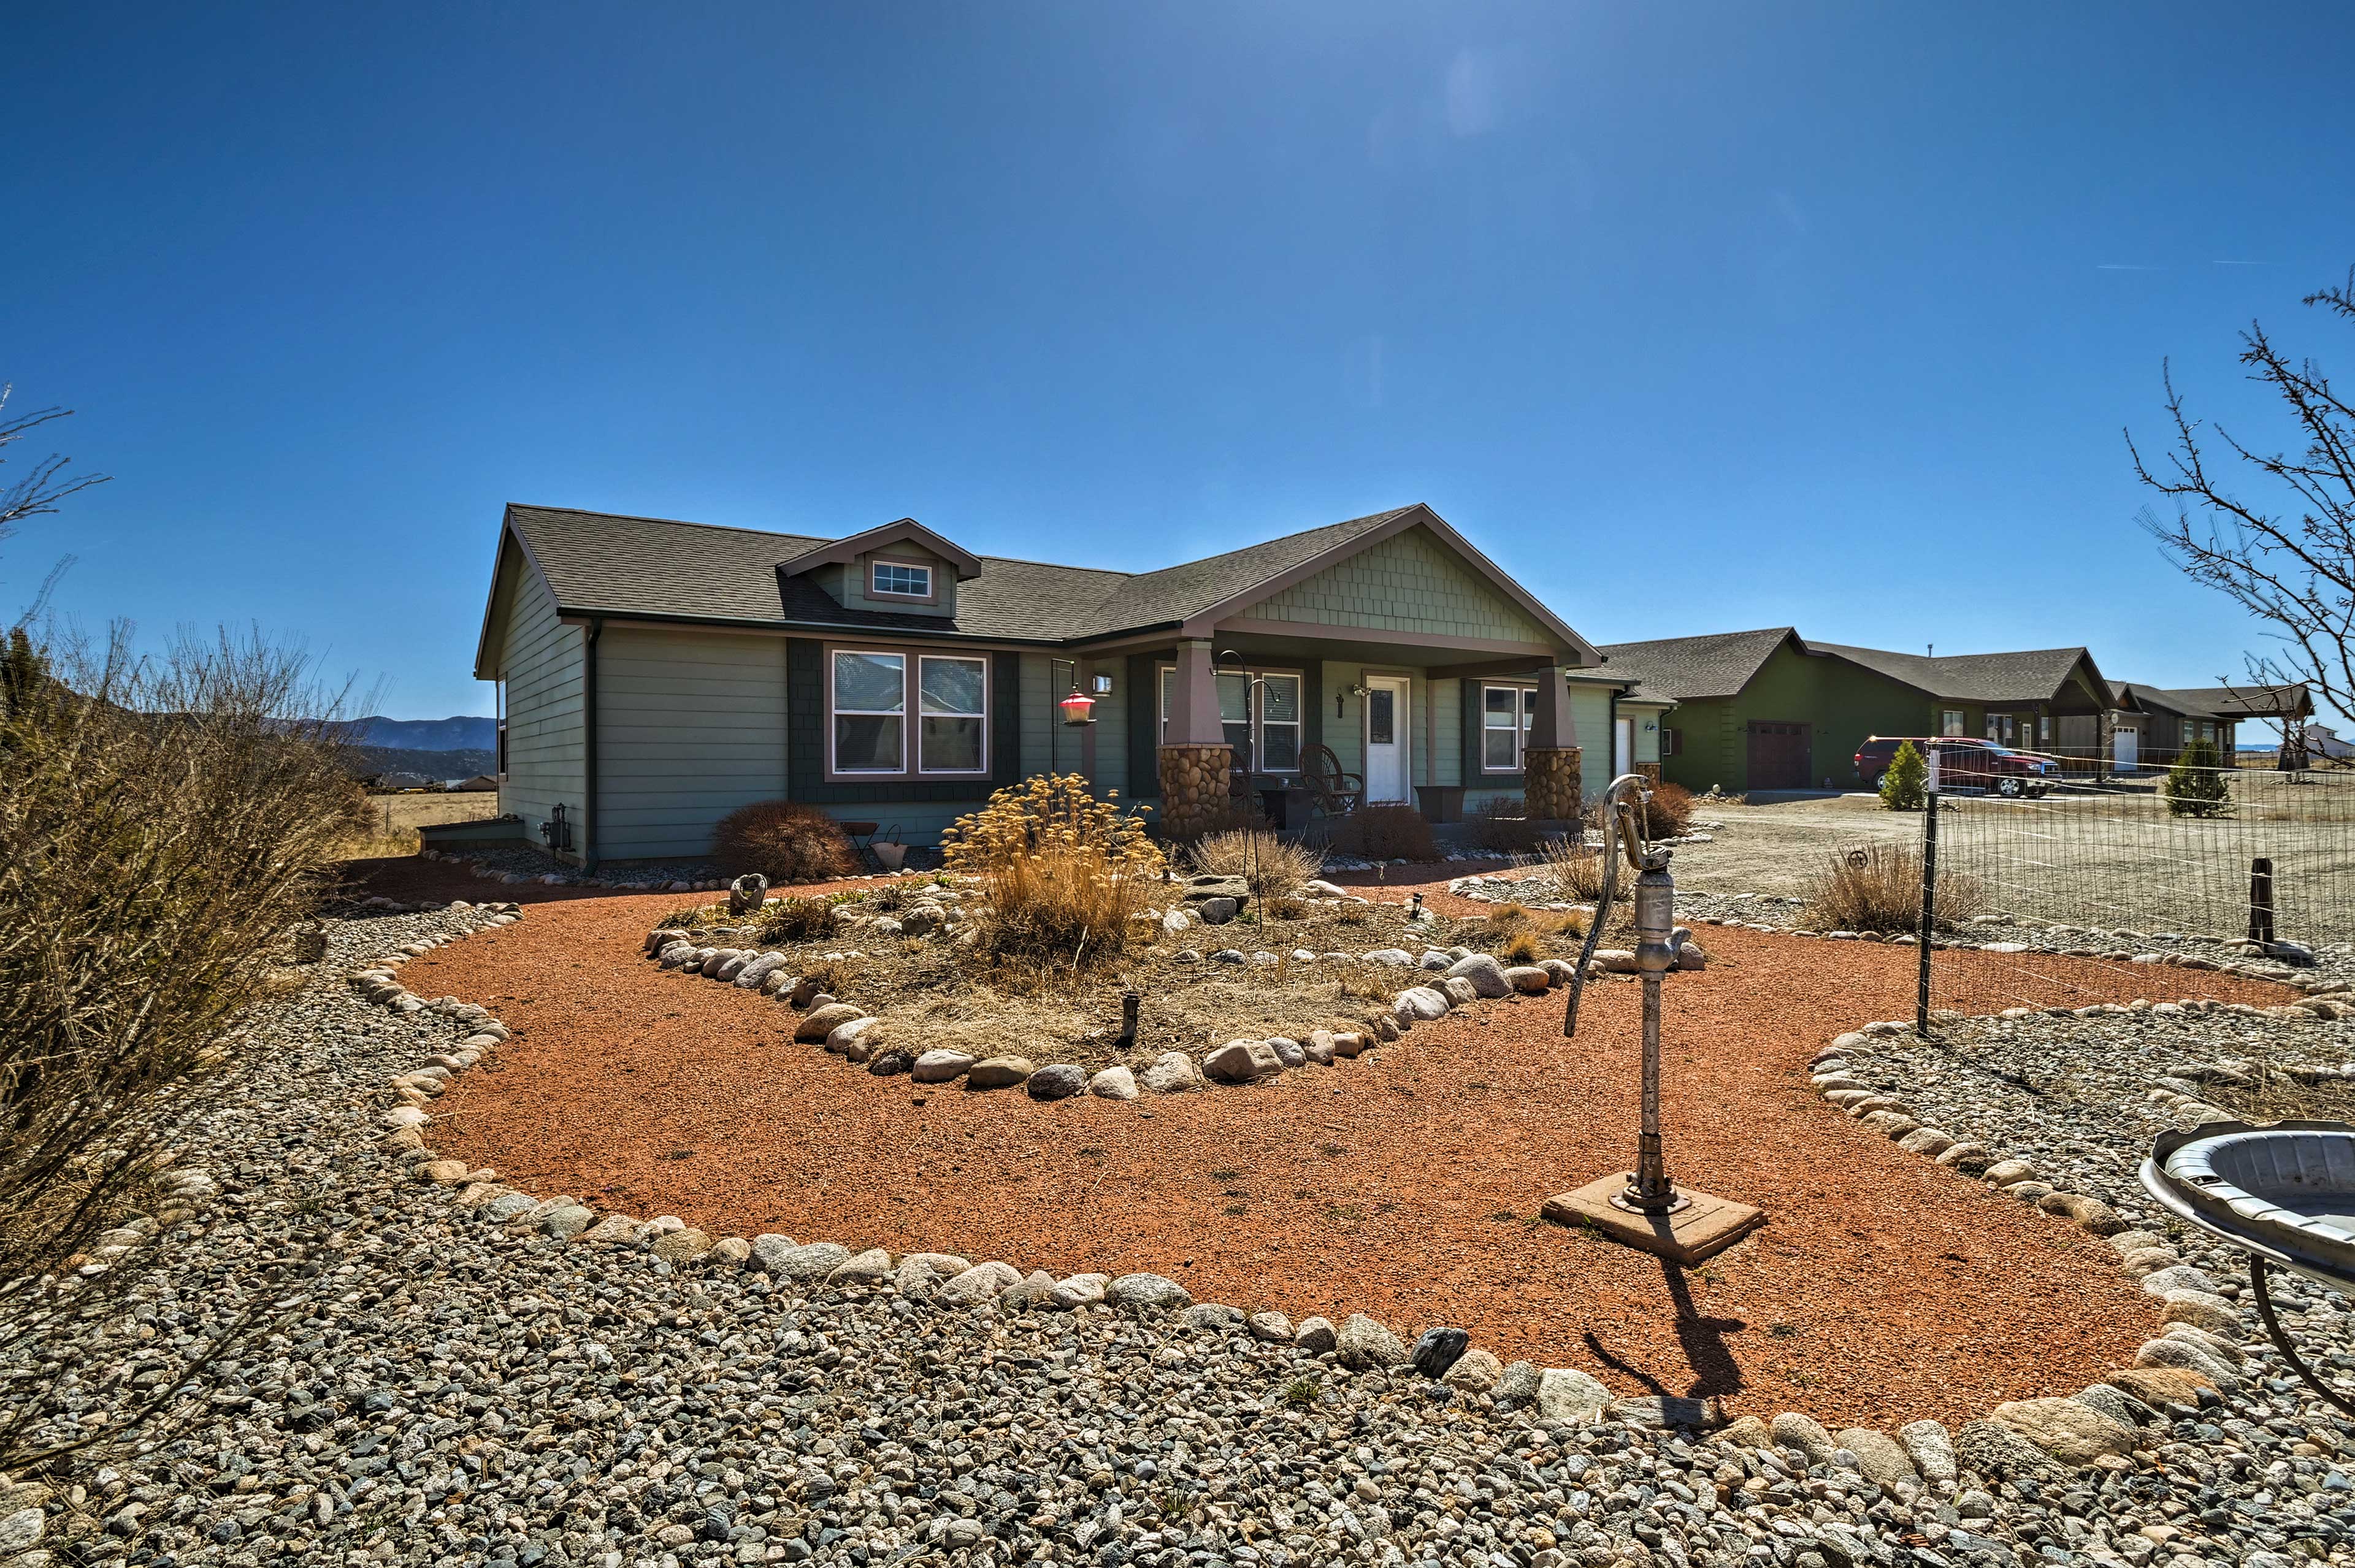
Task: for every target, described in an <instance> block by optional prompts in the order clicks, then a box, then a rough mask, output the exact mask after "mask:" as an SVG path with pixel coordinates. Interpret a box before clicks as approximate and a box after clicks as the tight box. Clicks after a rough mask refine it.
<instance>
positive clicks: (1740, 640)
mask: <svg viewBox="0 0 2355 1568" xmlns="http://www.w3.org/2000/svg"><path fill="white" fill-rule="evenodd" d="M1795 635H1797V634H1796V633H1795V632H1793V631H1792V629H1791V628H1790V627H1788V626H1768V627H1765V628H1764V629H1763V630H1760V631H1755V632H1710V633H1708V634H1706V635H1701V636H1698V637H1661V638H1658V639H1657V640H1655V641H1652V642H1648V643H1613V644H1611V645H1608V646H1607V647H1605V648H1604V649H1603V656H1604V660H1605V661H1606V662H1605V663H1604V667H1603V673H1604V674H1605V675H1611V676H1617V677H1620V678H1622V679H1626V680H1633V681H1635V682H1636V692H1635V695H1636V696H1638V697H1649V698H1657V699H1663V700H1675V701H1678V702H1692V701H1698V700H1699V699H1702V698H1705V697H1732V695H1733V694H1734V693H1735V692H1737V691H1740V690H1741V689H1742V688H1743V687H1745V686H1747V685H1749V684H1750V679H1751V677H1753V676H1754V675H1756V674H1757V673H1758V669H1759V667H1760V666H1761V665H1764V663H1765V662H1766V660H1767V657H1768V656H1770V655H1772V654H1773V653H1774V650H1775V649H1776V648H1778V647H1781V646H1782V645H1783V643H1784V640H1785V638H1788V637H1792V636H1795ZM1803 646H1804V645H1803Z"/></svg>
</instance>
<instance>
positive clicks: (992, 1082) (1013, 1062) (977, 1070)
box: [917, 1051, 1035, 1089]
mask: <svg viewBox="0 0 2355 1568" xmlns="http://www.w3.org/2000/svg"><path fill="white" fill-rule="evenodd" d="M925 1054H926V1055H930V1054H931V1052H929V1051H928V1052H926V1053H925ZM922 1060H923V1058H922V1057H919V1058H917V1061H919V1062H920V1063H921V1062H922ZM1033 1071H1035V1070H1034V1069H1033V1068H1032V1067H1031V1065H1030V1059H1029V1058H1028V1057H1027V1056H993V1057H990V1058H989V1059H988V1060H986V1061H976V1062H975V1063H973V1064H972V1065H971V1066H970V1067H968V1068H966V1069H965V1074H964V1086H965V1087H966V1088H968V1089H1011V1088H1012V1087H1014V1085H1016V1084H1017V1083H1022V1082H1023V1081H1024V1080H1026V1079H1028V1077H1029V1076H1030V1074H1031V1072H1033Z"/></svg>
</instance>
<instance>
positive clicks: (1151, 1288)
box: [1104, 1274, 1194, 1312]
mask: <svg viewBox="0 0 2355 1568" xmlns="http://www.w3.org/2000/svg"><path fill="white" fill-rule="evenodd" d="M1104 1299H1105V1300H1106V1301H1108V1302H1110V1303H1111V1304H1112V1305H1113V1306H1114V1307H1119V1308H1121V1309H1122V1310H1123V1311H1126V1312H1174V1311H1177V1310H1178V1309H1180V1308H1182V1307H1191V1306H1193V1305H1194V1298H1193V1297H1192V1296H1189V1295H1188V1294H1187V1291H1186V1287H1185V1286H1184V1285H1179V1284H1178V1283H1177V1281H1176V1280H1174V1279H1166V1278H1164V1277H1163V1276H1162V1275H1157V1274H1124V1275H1121V1276H1120V1277H1119V1278H1118V1279H1116V1280H1114V1281H1113V1282H1112V1284H1110V1285H1106V1286H1105V1287H1104Z"/></svg>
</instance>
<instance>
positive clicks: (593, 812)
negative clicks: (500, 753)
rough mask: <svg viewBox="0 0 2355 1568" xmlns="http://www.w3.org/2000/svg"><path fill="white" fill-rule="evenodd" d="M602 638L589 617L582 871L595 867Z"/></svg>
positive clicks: (598, 622) (599, 623)
mask: <svg viewBox="0 0 2355 1568" xmlns="http://www.w3.org/2000/svg"><path fill="white" fill-rule="evenodd" d="M603 635H605V618H604V617H603V616H602V615H597V616H592V617H591V619H590V622H589V648H588V653H589V657H588V665H587V667H586V668H585V669H584V670H583V671H582V672H581V752H582V755H581V795H582V796H583V797H584V798H583V800H582V802H581V805H582V806H583V807H584V809H583V811H582V812H581V815H582V816H585V817H586V818H588V820H587V821H585V822H584V823H582V824H581V827H582V829H583V831H582V833H581V839H582V844H583V847H582V848H581V869H582V870H584V871H588V870H594V869H596V866H597V830H598V827H599V826H600V822H599V818H598V816H597V639H598V638H599V637H602V636H603Z"/></svg>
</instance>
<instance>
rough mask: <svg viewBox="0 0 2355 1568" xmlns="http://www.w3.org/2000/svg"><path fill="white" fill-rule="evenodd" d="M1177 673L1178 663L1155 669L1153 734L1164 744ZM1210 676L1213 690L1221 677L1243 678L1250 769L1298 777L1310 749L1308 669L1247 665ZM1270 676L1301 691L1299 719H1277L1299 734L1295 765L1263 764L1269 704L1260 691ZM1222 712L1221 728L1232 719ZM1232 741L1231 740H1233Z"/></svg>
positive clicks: (1281, 775) (1287, 776)
mask: <svg viewBox="0 0 2355 1568" xmlns="http://www.w3.org/2000/svg"><path fill="white" fill-rule="evenodd" d="M1211 677H1212V678H1211V683H1210V689H1211V691H1212V692H1213V694H1215V693H1216V692H1217V690H1218V683H1219V681H1220V680H1231V679H1237V678H1240V679H1241V680H1242V681H1243V682H1244V687H1243V690H1244V692H1245V694H1246V695H1245V705H1246V707H1247V709H1248V710H1249V715H1250V717H1249V720H1248V722H1249V723H1250V725H1251V764H1252V766H1251V771H1252V773H1267V774H1269V775H1271V776H1273V777H1276V778H1297V777H1299V776H1300V763H1301V760H1302V757H1301V753H1303V752H1305V751H1307V749H1308V677H1307V674H1306V672H1305V671H1303V670H1297V669H1261V668H1259V667H1255V666H1254V667H1251V668H1248V669H1240V670H1239V669H1232V668H1229V669H1220V670H1214V671H1212V672H1211ZM1176 678H1177V666H1176V665H1174V664H1165V665H1160V666H1158V667H1156V669H1155V672H1154V677H1153V705H1154V708H1155V709H1156V712H1157V715H1158V718H1159V720H1160V721H1159V723H1158V724H1157V725H1156V728H1155V730H1154V735H1155V738H1156V740H1157V741H1158V742H1159V743H1160V744H1162V745H1165V746H1166V745H1167V744H1168V743H1169V698H1170V687H1171V685H1172V683H1173V682H1174V681H1175V680H1176ZM1270 680H1288V681H1290V682H1292V683H1293V686H1294V688H1295V689H1296V690H1297V691H1298V692H1299V693H1300V700H1299V704H1298V707H1297V709H1296V711H1297V712H1298V713H1299V715H1300V717H1299V718H1297V719H1287V720H1277V721H1276V727H1277V728H1278V729H1282V730H1291V731H1295V732H1296V733H1297V734H1298V736H1299V744H1297V745H1296V746H1295V747H1294V748H1293V752H1292V758H1293V765H1292V766H1291V767H1288V768H1271V767H1265V766H1263V765H1262V760H1263V758H1265V757H1266V755H1267V720H1266V709H1267V704H1266V702H1265V701H1263V699H1262V698H1261V695H1260V692H1261V687H1262V684H1263V682H1266V681H1270ZM1224 713H1225V709H1220V714H1221V718H1220V730H1221V731H1224V729H1225V726H1226V724H1227V723H1228V722H1229V720H1226V719H1225V718H1224V717H1223V715H1224ZM1229 743H1230V744H1232V742H1229Z"/></svg>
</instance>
